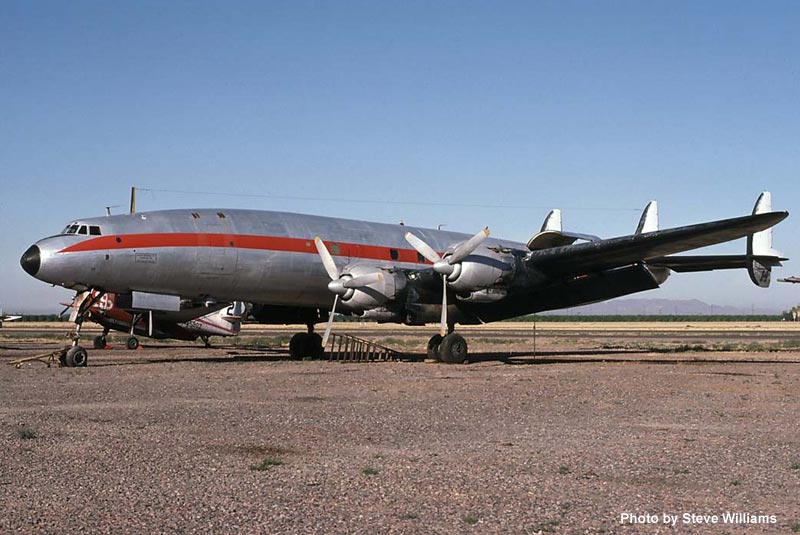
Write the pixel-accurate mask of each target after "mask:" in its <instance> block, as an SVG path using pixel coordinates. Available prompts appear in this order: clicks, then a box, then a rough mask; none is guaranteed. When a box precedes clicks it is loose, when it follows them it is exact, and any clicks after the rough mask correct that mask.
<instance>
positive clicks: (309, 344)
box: [305, 333, 325, 359]
mask: <svg viewBox="0 0 800 535" xmlns="http://www.w3.org/2000/svg"><path fill="white" fill-rule="evenodd" d="M305 353H306V354H305V356H306V357H311V358H312V359H319V358H322V355H324V354H325V348H324V347H322V337H321V336H320V335H318V334H317V333H311V334H307V335H306V344H305Z"/></svg>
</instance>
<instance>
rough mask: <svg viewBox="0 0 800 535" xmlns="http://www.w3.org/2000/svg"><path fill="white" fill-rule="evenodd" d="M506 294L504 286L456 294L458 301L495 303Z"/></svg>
mask: <svg viewBox="0 0 800 535" xmlns="http://www.w3.org/2000/svg"><path fill="white" fill-rule="evenodd" d="M507 296H508V290H506V289H505V288H484V289H483V290H477V291H475V292H471V293H469V294H467V295H460V294H459V295H457V296H456V297H458V300H459V301H465V302H467V303H496V302H498V301H500V300H502V299H505V298H506V297H507Z"/></svg>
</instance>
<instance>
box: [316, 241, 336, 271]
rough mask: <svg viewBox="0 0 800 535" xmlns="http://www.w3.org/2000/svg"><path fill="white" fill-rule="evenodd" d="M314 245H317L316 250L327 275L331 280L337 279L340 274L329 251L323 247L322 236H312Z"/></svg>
mask: <svg viewBox="0 0 800 535" xmlns="http://www.w3.org/2000/svg"><path fill="white" fill-rule="evenodd" d="M314 245H316V246H317V252H318V253H319V257H320V258H321V259H322V265H323V266H325V271H327V272H328V276H329V277H330V278H331V280H337V279H338V278H339V276H340V275H339V268H337V267H336V264H335V263H334V261H333V257H332V256H331V253H329V252H328V248H327V247H325V242H323V241H322V238H320V237H319V236H317V237H316V238H314Z"/></svg>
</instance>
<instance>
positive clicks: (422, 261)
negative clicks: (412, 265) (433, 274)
mask: <svg viewBox="0 0 800 535" xmlns="http://www.w3.org/2000/svg"><path fill="white" fill-rule="evenodd" d="M417 262H420V263H422V264H424V263H425V257H424V256H422V253H417Z"/></svg>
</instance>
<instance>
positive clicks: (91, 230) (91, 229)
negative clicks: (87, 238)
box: [89, 225, 100, 236]
mask: <svg viewBox="0 0 800 535" xmlns="http://www.w3.org/2000/svg"><path fill="white" fill-rule="evenodd" d="M89 234H91V235H92V236H100V227H98V226H95V225H92V226H91V227H89Z"/></svg>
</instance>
